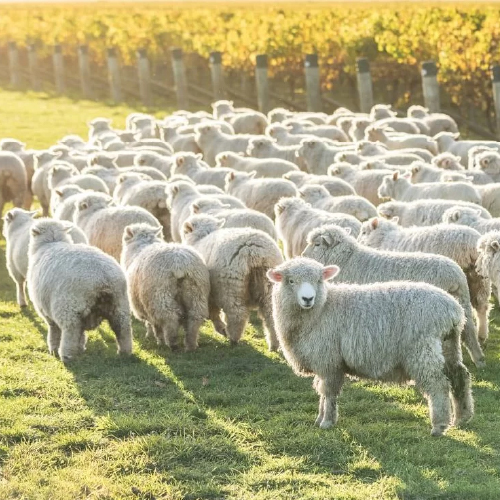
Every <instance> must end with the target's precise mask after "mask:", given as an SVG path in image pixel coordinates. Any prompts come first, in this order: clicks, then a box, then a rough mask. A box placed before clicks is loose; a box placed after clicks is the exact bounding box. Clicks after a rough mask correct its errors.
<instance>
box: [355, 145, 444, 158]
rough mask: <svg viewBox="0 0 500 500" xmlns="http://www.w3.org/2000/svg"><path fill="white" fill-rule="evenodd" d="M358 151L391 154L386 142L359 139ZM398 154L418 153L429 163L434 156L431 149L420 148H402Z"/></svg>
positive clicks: (367, 154)
mask: <svg viewBox="0 0 500 500" xmlns="http://www.w3.org/2000/svg"><path fill="white" fill-rule="evenodd" d="M356 152H357V153H358V154H360V155H361V156H384V155H390V154H391V152H390V150H389V149H388V148H387V146H386V145H385V144H382V143H380V142H377V143H373V142H369V141H359V142H358V143H357V145H356ZM392 154H393V153H392ZM398 154H411V155H416V156H419V157H420V159H421V160H423V161H425V162H428V163H430V162H431V161H432V159H433V158H434V155H433V154H432V153H431V152H430V151H428V150H427V149H419V148H402V149H399V150H398Z"/></svg>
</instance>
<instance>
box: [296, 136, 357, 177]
mask: <svg viewBox="0 0 500 500" xmlns="http://www.w3.org/2000/svg"><path fill="white" fill-rule="evenodd" d="M339 144H341V145H339V146H331V145H329V144H326V143H325V142H323V141H321V140H319V139H313V140H304V141H302V143H301V145H300V147H299V149H298V150H297V155H298V156H299V157H300V158H302V160H303V162H304V165H305V169H304V170H306V171H307V172H309V173H310V174H316V175H324V174H326V173H327V170H328V167H329V166H330V165H331V164H332V163H334V161H335V157H336V155H337V154H339V153H340V154H344V153H345V152H347V151H350V150H352V145H350V144H349V143H339Z"/></svg>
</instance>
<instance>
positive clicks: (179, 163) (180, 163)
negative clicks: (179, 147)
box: [175, 156, 184, 166]
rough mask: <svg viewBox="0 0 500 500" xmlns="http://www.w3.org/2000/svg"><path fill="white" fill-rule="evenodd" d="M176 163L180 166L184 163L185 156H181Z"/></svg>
mask: <svg viewBox="0 0 500 500" xmlns="http://www.w3.org/2000/svg"><path fill="white" fill-rule="evenodd" d="M175 163H176V165H178V166H180V165H182V164H183V163H184V156H179V157H178V158H177V159H176V160H175Z"/></svg>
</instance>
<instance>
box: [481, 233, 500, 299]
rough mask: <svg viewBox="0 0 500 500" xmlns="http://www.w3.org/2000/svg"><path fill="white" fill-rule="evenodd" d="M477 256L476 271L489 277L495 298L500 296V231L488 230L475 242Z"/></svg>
mask: <svg viewBox="0 0 500 500" xmlns="http://www.w3.org/2000/svg"><path fill="white" fill-rule="evenodd" d="M477 251H478V254H479V257H478V259H477V262H476V269H477V272H478V273H479V274H480V275H482V276H485V277H487V278H489V280H490V281H491V288H492V290H493V293H494V294H495V296H496V298H497V300H498V299H499V296H500V231H490V232H489V233H486V234H485V235H483V236H481V238H480V239H479V241H478V244H477Z"/></svg>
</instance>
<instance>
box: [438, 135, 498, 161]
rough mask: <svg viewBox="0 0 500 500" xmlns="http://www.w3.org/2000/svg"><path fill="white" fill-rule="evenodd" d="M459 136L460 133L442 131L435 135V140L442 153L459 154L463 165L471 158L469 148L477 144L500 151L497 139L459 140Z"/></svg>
mask: <svg viewBox="0 0 500 500" xmlns="http://www.w3.org/2000/svg"><path fill="white" fill-rule="evenodd" d="M459 137H460V134H458V133H452V132H440V133H438V134H437V135H436V136H434V140H435V141H436V142H437V144H438V148H439V152H440V153H444V152H448V153H452V154H453V155H455V156H459V157H460V159H461V163H462V165H464V166H465V167H466V166H467V164H468V160H469V150H470V149H471V148H473V147H475V146H486V147H488V148H494V149H496V150H498V151H500V143H498V142H496V141H473V140H470V141H459V140H457V139H458V138H459Z"/></svg>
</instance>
